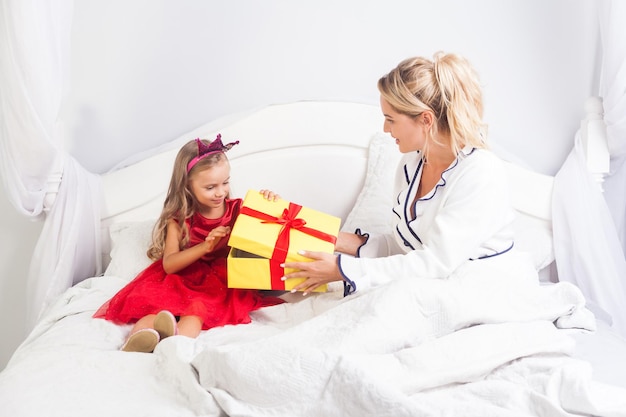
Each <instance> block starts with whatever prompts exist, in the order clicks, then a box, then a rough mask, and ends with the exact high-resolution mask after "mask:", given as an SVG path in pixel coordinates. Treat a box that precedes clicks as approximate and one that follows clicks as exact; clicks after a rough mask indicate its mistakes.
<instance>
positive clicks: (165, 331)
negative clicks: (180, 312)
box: [154, 310, 178, 340]
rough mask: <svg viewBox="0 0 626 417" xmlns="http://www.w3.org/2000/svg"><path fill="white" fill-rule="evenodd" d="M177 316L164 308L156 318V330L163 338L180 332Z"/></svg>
mask: <svg viewBox="0 0 626 417" xmlns="http://www.w3.org/2000/svg"><path fill="white" fill-rule="evenodd" d="M177 327H178V326H177V325H176V317H174V315H173V314H172V313H170V312H169V311H167V310H162V311H160V312H159V314H157V315H156V317H155V318H154V330H156V331H157V332H159V336H160V338H161V340H163V339H165V338H166V337H170V336H174V335H175V334H177V333H178V328H177Z"/></svg>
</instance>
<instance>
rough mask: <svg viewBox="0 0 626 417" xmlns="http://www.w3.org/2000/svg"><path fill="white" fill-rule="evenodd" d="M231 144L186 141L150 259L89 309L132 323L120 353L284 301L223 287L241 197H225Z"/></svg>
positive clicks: (148, 348)
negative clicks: (112, 293)
mask: <svg viewBox="0 0 626 417" xmlns="http://www.w3.org/2000/svg"><path fill="white" fill-rule="evenodd" d="M237 143H239V141H237V142H232V143H229V144H227V145H224V144H222V140H221V135H217V138H216V139H215V140H214V141H213V142H209V141H206V140H200V139H196V140H193V141H190V142H188V143H186V144H185V145H184V146H183V147H182V148H181V149H180V151H179V152H178V155H177V156H176V160H175V162H174V171H173V173H172V179H171V182H170V186H169V190H168V192H167V196H166V198H165V203H164V204H163V211H162V212H161V216H160V217H159V219H158V221H157V223H156V225H155V227H154V231H153V237H152V245H151V246H150V248H149V249H148V256H149V257H150V259H152V260H154V262H153V263H152V264H151V265H150V266H149V267H147V268H146V269H145V270H144V271H142V272H141V273H139V274H138V275H137V277H136V278H135V279H134V280H133V281H131V282H130V283H128V284H127V285H126V286H125V287H124V288H122V289H121V290H120V291H119V292H118V293H117V294H116V295H115V296H113V298H111V299H110V300H109V301H107V302H106V303H105V304H104V305H103V306H102V307H100V309H98V311H97V312H96V313H95V314H94V317H96V318H104V319H106V320H110V321H113V322H115V323H118V324H128V323H135V325H134V327H133V329H132V330H131V332H130V337H129V338H128V339H127V341H126V343H125V344H124V345H123V346H122V350H124V351H127V352H152V351H153V350H154V348H155V347H156V345H157V343H159V341H160V340H162V339H163V338H166V337H169V336H172V335H174V334H180V335H185V336H189V337H193V338H195V337H197V336H198V334H200V331H201V330H208V329H210V328H212V327H217V326H224V325H226V324H240V323H249V322H250V317H249V314H248V313H249V312H250V311H252V310H256V309H258V308H261V307H265V306H269V305H274V304H279V303H282V302H283V300H281V299H280V298H275V297H264V296H263V295H262V293H261V292H260V291H257V290H242V289H232V288H228V287H227V285H226V257H227V255H228V251H229V247H228V246H227V239H226V237H227V235H228V234H229V233H230V230H231V227H232V225H233V223H234V221H235V218H236V217H237V215H238V214H239V209H240V207H241V202H242V200H241V199H229V192H230V185H229V180H230V165H229V163H228V159H227V157H226V155H225V152H226V151H228V150H229V149H230V148H232V147H233V146H234V145H236V144H237ZM260 192H261V193H262V194H263V195H264V196H265V198H267V199H276V198H278V195H276V194H274V193H273V192H271V191H268V190H261V191H260ZM176 317H179V319H178V321H177V320H176Z"/></svg>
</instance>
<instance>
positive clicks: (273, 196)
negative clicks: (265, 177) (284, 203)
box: [259, 190, 280, 201]
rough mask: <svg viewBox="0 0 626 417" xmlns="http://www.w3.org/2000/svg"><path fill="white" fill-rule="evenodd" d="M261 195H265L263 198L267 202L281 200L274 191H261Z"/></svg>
mask: <svg viewBox="0 0 626 417" xmlns="http://www.w3.org/2000/svg"><path fill="white" fill-rule="evenodd" d="M259 193H260V194H263V197H264V198H265V199H266V200H270V201H276V200H278V199H279V198H280V195H278V194H276V193H275V192H274V191H270V190H261V191H259Z"/></svg>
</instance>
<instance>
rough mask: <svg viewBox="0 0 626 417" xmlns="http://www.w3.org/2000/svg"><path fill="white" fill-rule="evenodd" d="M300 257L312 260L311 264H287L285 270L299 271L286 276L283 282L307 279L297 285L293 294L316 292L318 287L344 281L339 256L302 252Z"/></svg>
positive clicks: (283, 265)
mask: <svg viewBox="0 0 626 417" xmlns="http://www.w3.org/2000/svg"><path fill="white" fill-rule="evenodd" d="M298 253H299V254H300V255H303V256H306V257H307V258H310V259H311V262H285V263H284V264H282V265H281V267H283V268H293V269H297V271H296V272H292V273H289V274H285V276H284V277H282V278H281V279H282V280H283V281H285V280H288V279H291V278H306V280H305V281H303V282H301V283H300V284H298V285H296V286H295V287H294V288H293V290H291V292H296V291H303V294H302V295H306V294H307V293H309V292H311V291H313V290H315V289H316V288H317V287H319V286H321V285H324V284H328V283H329V282H333V281H343V276H342V275H341V272H339V266H338V265H337V255H332V254H330V253H325V252H310V251H300V252H298Z"/></svg>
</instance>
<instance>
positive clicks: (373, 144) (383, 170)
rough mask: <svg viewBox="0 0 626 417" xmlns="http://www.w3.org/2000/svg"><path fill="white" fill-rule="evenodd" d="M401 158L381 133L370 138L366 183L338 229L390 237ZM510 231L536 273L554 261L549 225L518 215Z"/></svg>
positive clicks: (392, 142)
mask: <svg viewBox="0 0 626 417" xmlns="http://www.w3.org/2000/svg"><path fill="white" fill-rule="evenodd" d="M400 157H401V153H400V152H398V147H397V145H396V144H395V142H394V141H393V139H392V138H391V137H390V136H389V135H386V134H382V133H380V134H377V135H376V136H374V137H373V138H372V140H371V141H370V145H369V155H368V164H367V173H366V178H365V183H364V184H363V188H362V189H361V192H360V193H359V195H358V197H357V199H356V202H355V205H354V208H353V209H352V211H351V212H350V213H349V214H348V216H347V217H346V221H345V222H344V224H343V226H342V227H341V230H342V231H344V232H354V231H355V230H356V229H357V228H361V229H362V230H363V232H371V233H389V231H390V230H391V228H392V223H391V222H392V220H393V217H392V214H391V205H392V203H393V195H392V194H393V190H392V189H393V178H394V176H395V172H396V168H397V165H398V162H399V160H400ZM513 192H515V190H513ZM529 198H532V197H531V196H529ZM513 229H514V232H515V247H516V248H517V249H518V250H521V251H524V252H528V253H529V254H530V255H531V257H532V259H533V262H534V264H535V268H536V269H537V270H538V271H539V270H541V269H543V268H545V267H547V266H548V265H550V264H551V263H552V262H553V261H554V247H553V241H552V227H551V224H550V222H549V221H547V220H542V219H539V218H536V217H533V216H530V215H527V214H525V213H522V212H518V218H517V219H516V220H515V221H514V223H513Z"/></svg>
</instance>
